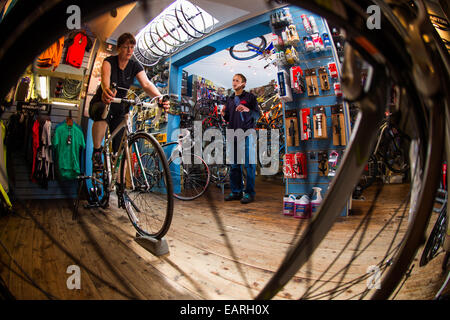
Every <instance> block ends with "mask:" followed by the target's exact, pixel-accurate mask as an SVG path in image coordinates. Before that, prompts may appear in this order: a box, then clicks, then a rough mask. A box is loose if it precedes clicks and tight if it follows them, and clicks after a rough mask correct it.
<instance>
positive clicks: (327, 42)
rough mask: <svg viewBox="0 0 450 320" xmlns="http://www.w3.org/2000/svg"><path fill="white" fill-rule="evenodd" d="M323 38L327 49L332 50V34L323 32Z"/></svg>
mask: <svg viewBox="0 0 450 320" xmlns="http://www.w3.org/2000/svg"><path fill="white" fill-rule="evenodd" d="M322 39H323V45H324V47H325V50H331V40H330V36H329V35H328V33H324V34H322Z"/></svg>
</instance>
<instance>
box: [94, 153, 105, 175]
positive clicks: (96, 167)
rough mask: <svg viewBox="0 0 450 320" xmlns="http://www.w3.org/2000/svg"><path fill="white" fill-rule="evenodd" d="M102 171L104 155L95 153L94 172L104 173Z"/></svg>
mask: <svg viewBox="0 0 450 320" xmlns="http://www.w3.org/2000/svg"><path fill="white" fill-rule="evenodd" d="M102 170H103V161H102V153H101V152H94V153H93V154H92V171H102Z"/></svg>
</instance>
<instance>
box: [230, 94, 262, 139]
mask: <svg viewBox="0 0 450 320" xmlns="http://www.w3.org/2000/svg"><path fill="white" fill-rule="evenodd" d="M238 98H239V100H240V104H242V105H244V106H246V107H247V108H249V109H250V112H239V111H236V107H237V106H238V105H239V103H238V104H236V103H235V94H234V93H233V94H232V95H231V96H229V97H228V98H227V102H226V104H225V106H226V109H225V116H224V118H225V120H226V121H228V122H229V123H228V128H229V129H243V130H247V129H252V128H255V123H256V120H255V119H256V118H257V116H258V115H259V113H258V106H257V101H256V97H255V96H254V95H253V94H252V93H250V92H247V91H245V90H244V91H243V92H242V94H241V95H240V96H238Z"/></svg>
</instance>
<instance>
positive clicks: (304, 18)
mask: <svg viewBox="0 0 450 320" xmlns="http://www.w3.org/2000/svg"><path fill="white" fill-rule="evenodd" d="M301 18H302V21H303V27H305V30H306V32H307V33H312V27H311V24H310V23H309V20H308V17H307V16H306V14H302V15H301Z"/></svg>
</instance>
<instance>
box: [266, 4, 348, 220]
mask: <svg viewBox="0 0 450 320" xmlns="http://www.w3.org/2000/svg"><path fill="white" fill-rule="evenodd" d="M286 9H287V10H286ZM280 11H285V12H286V11H288V12H290V15H291V18H292V20H291V22H292V24H293V25H295V29H296V32H297V33H298V38H299V42H298V43H294V44H293V47H294V48H295V50H296V51H297V53H298V60H297V59H294V63H292V62H293V61H292V59H289V62H291V63H286V62H288V61H285V63H279V64H278V69H279V71H281V72H282V71H285V73H284V74H283V76H284V77H286V79H285V81H286V83H285V86H286V87H288V88H284V89H285V90H287V91H288V92H286V93H285V97H284V98H283V100H284V102H283V116H284V125H285V126H284V127H285V136H286V144H287V145H286V154H287V155H288V156H287V158H285V161H284V163H283V165H284V166H286V165H287V166H289V157H290V156H289V154H294V156H293V159H292V161H293V162H291V165H292V166H293V167H294V172H293V174H292V175H289V173H287V174H286V167H285V168H284V171H285V178H286V179H285V180H286V192H285V193H286V194H293V195H295V196H302V195H305V194H308V195H310V196H311V194H312V190H313V187H320V188H321V189H322V196H325V195H326V192H327V190H328V187H329V185H330V183H331V181H332V179H333V176H334V174H333V170H336V166H335V164H337V166H338V165H339V161H340V160H341V159H342V156H343V153H344V150H345V147H346V143H347V141H348V139H349V137H350V118H349V108H348V104H347V103H346V102H344V101H343V99H342V94H341V93H340V92H339V91H340V63H339V59H338V55H337V51H336V47H335V45H334V43H333V37H332V34H331V32H330V29H329V27H328V25H327V22H326V21H325V19H323V18H321V17H320V16H318V15H315V14H312V13H310V12H309V11H307V10H304V9H301V8H296V7H290V6H289V7H285V8H283V9H279V10H276V11H274V13H276V12H280ZM303 15H306V16H307V17H308V18H309V17H311V16H312V17H314V20H315V22H316V25H317V29H318V31H319V32H318V34H319V36H320V37H322V36H323V34H327V35H328V39H329V41H330V43H329V45H328V47H329V48H328V50H322V51H319V52H316V51H314V50H313V51H310V52H307V51H306V47H305V42H304V41H303V39H304V37H308V36H311V34H310V33H308V32H307V30H306V29H305V26H304V24H303V21H302V16H303ZM271 26H272V31H273V33H274V34H275V35H277V36H279V37H281V34H282V31H283V30H286V29H285V28H286V25H283V24H281V26H280V25H276V26H274V24H273V21H272V24H271ZM279 37H278V39H280V38H279ZM322 38H323V37H322ZM322 41H323V39H322ZM275 43H277V42H276V41H275ZM277 44H278V46H277V49H278V50H277V51H278V52H281V51H285V50H286V49H287V48H290V47H291V46H290V45H288V46H286V45H279V43H277ZM278 57H279V56H278ZM279 58H280V57H279ZM279 61H280V59H279ZM330 63H334V64H335V65H336V70H335V72H336V73H337V74H335V77H332V76H331V74H330V70H329V69H328V64H330ZM292 67H300V68H301V70H302V72H303V76H302V77H300V78H301V79H302V80H303V86H304V88H303V93H298V91H297V92H296V91H295V90H294V89H293V88H292V86H291V80H292V79H291V72H290V71H291V68H292ZM322 76H325V78H324V79H325V80H327V81H322V80H321V79H322ZM326 82H328V83H326ZM335 84H336V86H337V87H336V88H335ZM279 85H280V88H281V90H282V91H283V88H282V87H283V85H282V84H280V81H279ZM294 86H295V83H294ZM310 86H314V87H315V88H310ZM327 89H328V90H327ZM335 89H336V90H335ZM289 91H291V94H289ZM282 95H283V93H282ZM339 95H341V96H339ZM305 112H306V113H308V112H309V115H307V117H305V118H304V117H303V116H302V115H303V113H305ZM322 112H324V118H322V116H321V114H322V115H323V113H322ZM305 116H306V115H305ZM317 117H318V118H319V119H322V120H324V119H326V120H325V121H322V124H321V126H320V127H319V130H318V128H317ZM338 129H340V134H337V132H336V131H337V130H338ZM304 130H306V132H305V131H304ZM319 133H320V134H321V135H320V136H318V134H319ZM302 134H303V135H309V137H308V139H307V140H304V138H305V137H302ZM289 137H290V138H289ZM302 138H303V139H302ZM330 155H331V156H332V158H331V159H330ZM336 155H338V158H337V162H336V159H335V158H334V156H336ZM296 160H297V162H296ZM330 160H332V162H331V163H330ZM286 162H287V163H286ZM305 162H306V163H305ZM333 164H334V165H333ZM288 172H289V170H288ZM349 207H350V202H349V204H348V205H347V206H346V208H345V209H344V210H343V212H342V213H341V215H342V216H346V215H347V214H348V209H349Z"/></svg>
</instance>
